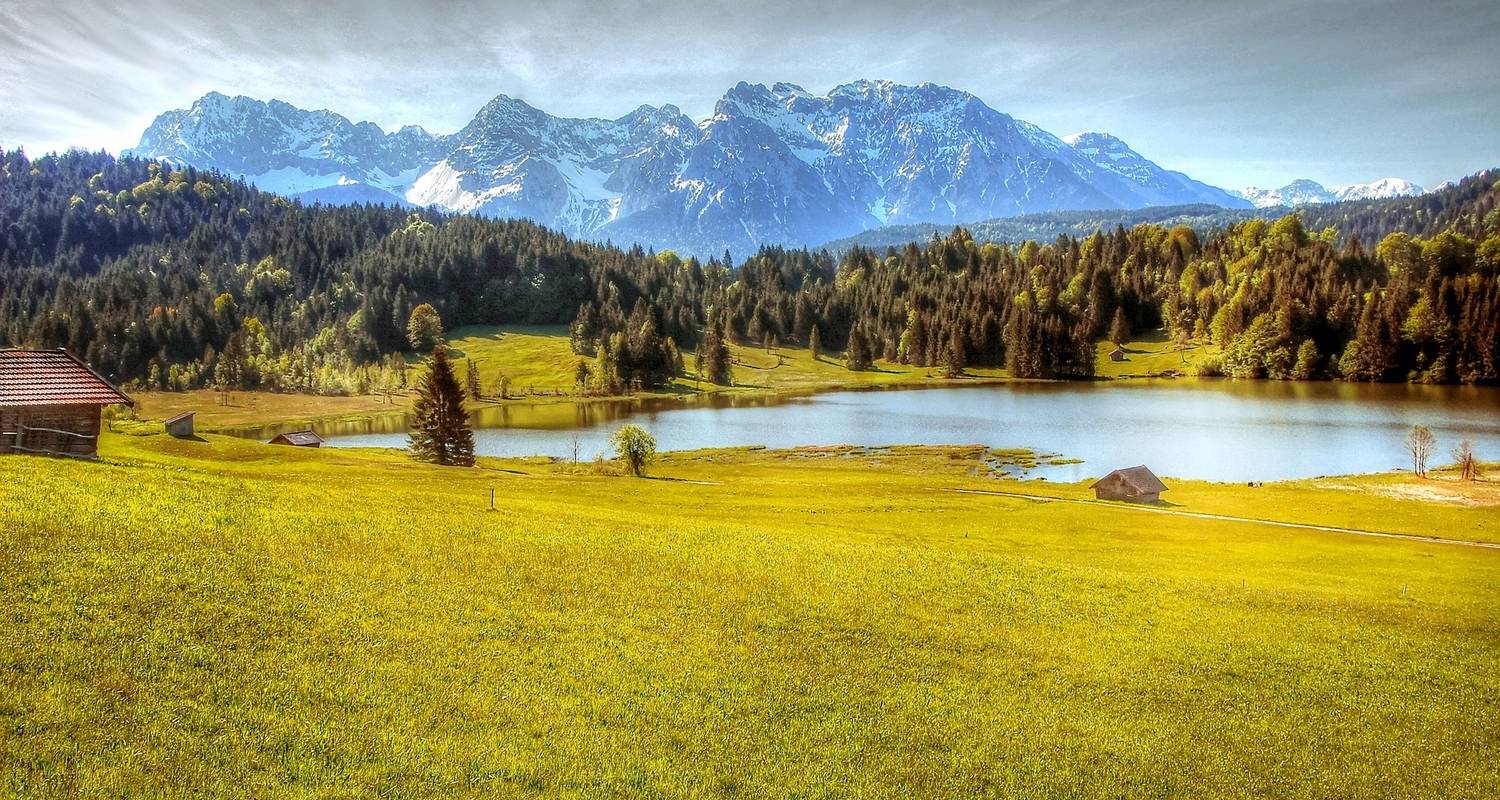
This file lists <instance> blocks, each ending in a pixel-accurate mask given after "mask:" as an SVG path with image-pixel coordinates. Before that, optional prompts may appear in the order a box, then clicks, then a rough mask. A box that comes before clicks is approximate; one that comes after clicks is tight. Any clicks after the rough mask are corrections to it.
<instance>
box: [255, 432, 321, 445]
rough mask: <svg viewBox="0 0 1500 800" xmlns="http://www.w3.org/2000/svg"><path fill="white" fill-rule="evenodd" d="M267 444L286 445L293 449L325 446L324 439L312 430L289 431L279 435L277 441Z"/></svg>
mask: <svg viewBox="0 0 1500 800" xmlns="http://www.w3.org/2000/svg"><path fill="white" fill-rule="evenodd" d="M266 444H285V445H291V446H292V447H317V446H319V445H321V444H323V437H321V436H319V435H317V434H316V433H313V432H312V431H311V430H305V431H288V432H286V433H279V434H277V435H276V438H275V439H272V440H271V441H269V442H267V443H266Z"/></svg>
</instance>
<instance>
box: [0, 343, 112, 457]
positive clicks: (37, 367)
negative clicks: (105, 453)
mask: <svg viewBox="0 0 1500 800" xmlns="http://www.w3.org/2000/svg"><path fill="white" fill-rule="evenodd" d="M116 403H120V404H124V405H127V406H133V405H135V401H134V400H131V399H130V398H129V397H126V396H125V394H124V393H123V392H121V391H120V390H119V389H117V388H115V386H114V384H111V383H110V382H109V381H107V380H105V379H104V377H103V376H101V375H100V374H99V373H97V372H95V371H94V370H93V369H91V368H90V367H89V365H87V364H85V363H83V362H82V361H80V360H79V359H77V358H75V357H74V356H73V354H72V353H69V352H68V351H66V350H61V349H59V350H20V349H0V454H9V453H31V454H37V455H54V456H70V457H73V458H97V457H98V455H99V429H100V428H101V427H102V418H103V412H104V407H105V406H109V405H114V404H116Z"/></svg>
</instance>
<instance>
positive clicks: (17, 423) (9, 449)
mask: <svg viewBox="0 0 1500 800" xmlns="http://www.w3.org/2000/svg"><path fill="white" fill-rule="evenodd" d="M100 411H101V409H100V407H99V406H22V407H12V408H0V434H4V435H0V453H14V452H21V453H26V454H37V452H38V451H45V452H46V453H58V454H62V455H72V456H86V457H93V456H95V455H98V452H99V427H100ZM35 428H51V429H54V430H61V431H68V432H69V433H74V434H82V435H81V436H69V435H68V434H66V433H54V432H52V431H44V430H32V429H35Z"/></svg>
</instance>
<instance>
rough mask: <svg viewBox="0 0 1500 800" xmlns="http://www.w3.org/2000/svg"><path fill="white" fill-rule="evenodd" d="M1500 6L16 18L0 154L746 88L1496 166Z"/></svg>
mask: <svg viewBox="0 0 1500 800" xmlns="http://www.w3.org/2000/svg"><path fill="white" fill-rule="evenodd" d="M1496 42H1500V3H1497V2H1494V0H1467V1H1464V2H1431V3H1413V2H1409V1H1408V2H1338V1H1334V2H1318V3H1303V2H1267V3H1223V4H1220V3H1214V2H1201V1H1195V0H1159V2H1150V3H1138V4H1136V3H1124V2H1119V0H1113V1H1112V2H1086V1H1084V0H1076V1H1074V2H1044V3H995V2H989V3H986V2H977V1H975V2H968V3H959V2H950V1H949V0H925V1H924V2H919V3H906V2H879V0H869V1H867V2H830V3H810V2H805V0H804V2H780V1H779V0H778V1H777V2H763V3H747V2H715V1H713V0H696V1H690V2H657V3H650V2H627V3H588V2H575V1H574V0H556V1H554V2H545V3H538V2H525V3H509V2H504V3H483V2H448V3H431V4H427V5H426V6H417V5H416V4H412V3H390V2H384V3H383V2H317V3H286V2H274V1H264V2H257V3H255V4H244V3H213V2H198V3H168V2H159V1H157V0H138V1H137V2H133V3H130V4H117V3H94V2H82V0H74V2H67V3H58V2H54V1H52V0H49V1H48V2H27V1H25V0H0V144H3V145H5V146H15V145H18V144H20V145H26V146H27V148H28V149H29V150H30V151H32V152H34V153H35V152H41V151H44V150H48V149H53V148H61V147H66V146H69V145H82V146H89V147H104V148H107V149H109V150H112V151H115V150H119V149H121V148H123V147H128V146H132V145H134V144H135V143H136V141H137V139H138V137H139V135H140V132H141V131H142V130H143V129H144V128H145V127H146V126H147V125H148V124H149V123H150V122H151V120H152V118H153V117H154V116H155V115H156V114H157V113H159V112H161V111H164V110H166V109H169V108H179V107H184V106H186V105H188V104H189V103H191V102H192V101H193V100H194V99H196V98H197V97H199V96H201V95H202V94H203V93H205V92H207V91H209V90H218V91H221V92H224V93H226V94H245V95H250V96H252V97H257V98H260V99H269V98H272V97H275V98H280V99H283V100H286V101H287V102H290V103H293V104H295V105H299V106H303V107H306V108H329V109H332V110H334V111H337V112H339V113H341V114H343V115H345V116H347V117H350V118H351V119H354V120H361V119H368V120H371V121H373V122H376V123H379V124H380V125H381V126H382V127H385V128H387V129H393V128H395V127H399V126H400V125H402V124H408V123H417V124H421V125H423V126H425V127H427V128H428V129H429V130H433V131H437V132H449V131H453V130H456V129H457V128H459V127H460V126H462V125H463V124H464V123H465V122H467V121H468V119H469V118H470V117H471V116H472V115H473V113H474V112H475V111H476V110H477V109H478V108H479V107H480V106H481V105H483V104H484V103H485V102H486V101H488V100H489V99H490V98H491V97H493V96H494V95H496V94H499V93H502V92H503V93H505V94H509V95H513V96H517V97H521V98H523V99H525V100H527V101H528V102H530V103H532V104H533V105H536V106H537V107H539V108H542V109H545V110H547V111H550V112H552V113H556V114H567V115H573V116H618V115H620V114H623V113H625V112H627V111H629V110H630V109H632V108H634V107H636V106H637V105H640V104H641V103H651V104H653V105H657V104H662V103H675V104H677V105H678V106H681V107H682V109H683V110H684V111H686V112H687V113H688V114H689V115H692V116H694V117H702V116H704V115H706V114H707V113H708V112H709V111H710V110H711V109H712V107H713V102H714V100H715V99H717V98H718V96H719V95H720V94H722V93H723V92H724V90H725V89H727V88H729V87H730V86H732V85H733V84H734V83H735V82H737V81H739V80H748V81H752V82H765V83H771V82H774V81H779V80H784V81H791V82H794V83H799V84H802V85H803V86H805V87H807V88H808V89H810V90H814V91H818V92H821V91H826V90H827V89H829V88H830V87H832V86H833V85H835V84H838V83H842V82H846V81H849V80H854V79H857V78H889V79H892V80H896V81H901V82H906V83H920V82H922V81H934V82H937V83H943V84H947V85H950V86H954V87H956V88H960V89H965V90H968V91H971V92H973V93H975V94H977V95H979V96H980V97H981V98H982V99H984V100H985V102H987V103H989V104H990V105H991V106H994V107H995V108H997V109H1000V110H1002V111H1005V112H1008V113H1011V114H1014V115H1015V116H1018V117H1021V118H1023V119H1026V120H1029V121H1031V122H1034V123H1036V124H1038V125H1041V126H1042V127H1044V128H1046V129H1048V130H1050V131H1053V132H1054V133H1058V134H1067V133H1072V132H1075V131H1078V130H1106V131H1109V132H1111V133H1114V134H1116V135H1118V136H1120V137H1121V138H1123V139H1125V140H1126V141H1127V142H1129V143H1130V144H1131V145H1133V146H1134V147H1135V148H1136V149H1137V150H1139V151H1140V152H1142V153H1143V154H1144V155H1146V156H1147V157H1149V158H1152V159H1154V160H1156V161H1158V162H1160V163H1162V164H1163V165H1164V166H1167V167H1169V168H1174V169H1181V170H1184V171H1186V172H1188V173H1190V174H1192V175H1193V176H1194V177H1197V178H1200V179H1203V180H1207V181H1210V182H1213V183H1217V184H1219V185H1223V186H1229V187H1238V186H1242V185H1245V184H1250V183H1254V184H1259V185H1263V186H1272V185H1279V184H1281V183H1284V182H1286V181H1287V180H1289V179H1292V178H1297V177H1311V178H1314V179H1316V180H1320V181H1323V182H1325V183H1329V184H1337V183H1349V182H1355V181H1364V180H1370V179H1374V178H1379V177H1384V176H1386V175H1399V176H1402V177H1406V178H1410V179H1412V180H1415V181H1417V182H1418V183H1423V184H1425V185H1432V184H1434V183H1437V182H1438V181H1440V180H1443V179H1445V178H1450V177H1456V176H1459V175H1462V174H1466V173H1469V172H1473V171H1475V170H1477V169H1480V168H1483V167H1488V166H1497V165H1500V90H1497V88H1496V87H1497V86H1500V56H1497V55H1496V49H1497V45H1496Z"/></svg>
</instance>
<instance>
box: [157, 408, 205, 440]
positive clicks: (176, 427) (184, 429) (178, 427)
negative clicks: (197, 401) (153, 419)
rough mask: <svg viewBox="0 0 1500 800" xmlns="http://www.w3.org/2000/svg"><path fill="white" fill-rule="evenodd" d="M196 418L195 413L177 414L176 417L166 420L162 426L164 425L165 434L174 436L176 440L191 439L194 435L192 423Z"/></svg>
mask: <svg viewBox="0 0 1500 800" xmlns="http://www.w3.org/2000/svg"><path fill="white" fill-rule="evenodd" d="M196 418H197V414H196V412H193V411H184V412H182V413H181V414H178V415H177V416H175V417H173V418H171V419H169V420H167V421H166V422H165V423H163V424H164V425H166V428H167V433H169V434H171V435H172V436H175V437H177V438H178V439H191V438H193V436H194V435H195V433H194V431H193V421H194V420H195V419H196Z"/></svg>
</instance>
